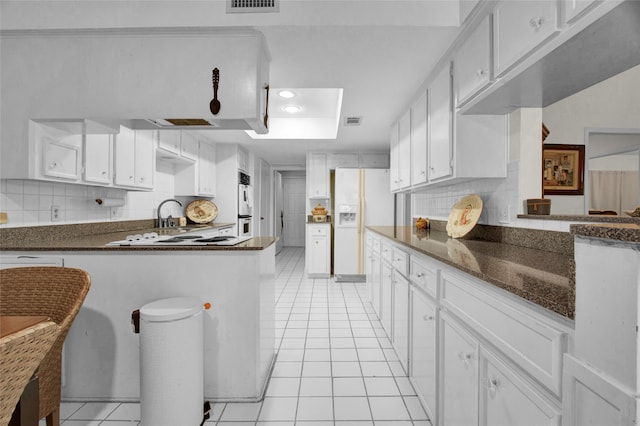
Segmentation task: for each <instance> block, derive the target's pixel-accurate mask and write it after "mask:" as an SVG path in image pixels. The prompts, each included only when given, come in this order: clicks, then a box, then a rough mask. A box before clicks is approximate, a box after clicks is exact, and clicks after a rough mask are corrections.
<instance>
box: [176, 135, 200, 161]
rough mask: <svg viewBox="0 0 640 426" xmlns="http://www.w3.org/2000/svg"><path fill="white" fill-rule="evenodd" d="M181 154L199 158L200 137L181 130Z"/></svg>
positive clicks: (192, 158) (185, 156) (194, 158)
mask: <svg viewBox="0 0 640 426" xmlns="http://www.w3.org/2000/svg"><path fill="white" fill-rule="evenodd" d="M180 133H181V135H180V137H181V140H180V155H181V156H183V157H184V158H189V159H191V160H197V159H198V138H197V137H195V136H194V135H192V134H191V133H188V132H184V131H183V132H180Z"/></svg>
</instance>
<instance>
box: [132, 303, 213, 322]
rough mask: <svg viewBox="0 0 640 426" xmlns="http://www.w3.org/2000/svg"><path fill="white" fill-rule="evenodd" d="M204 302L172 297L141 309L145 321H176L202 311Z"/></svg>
mask: <svg viewBox="0 0 640 426" xmlns="http://www.w3.org/2000/svg"><path fill="white" fill-rule="evenodd" d="M202 309H203V307H202V300H200V299H198V298H197V297H172V298H169V299H161V300H156V301H155V302H151V303H147V304H146V305H144V306H143V307H141V308H140V319H141V320H143V321H150V322H156V321H175V320H179V319H183V318H187V317H190V316H192V315H195V314H197V313H198V312H200V311H202Z"/></svg>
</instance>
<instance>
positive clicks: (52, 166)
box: [49, 162, 58, 169]
mask: <svg viewBox="0 0 640 426" xmlns="http://www.w3.org/2000/svg"><path fill="white" fill-rule="evenodd" d="M56 167H58V163H56V162H53V163H49V168H50V169H55V168H56Z"/></svg>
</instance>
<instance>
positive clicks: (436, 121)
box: [428, 66, 453, 180]
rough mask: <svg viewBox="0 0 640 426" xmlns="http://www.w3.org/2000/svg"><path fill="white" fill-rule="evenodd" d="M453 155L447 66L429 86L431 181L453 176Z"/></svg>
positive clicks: (449, 86) (451, 116)
mask: <svg viewBox="0 0 640 426" xmlns="http://www.w3.org/2000/svg"><path fill="white" fill-rule="evenodd" d="M452 153H453V105H452V102H451V70H450V68H449V66H446V67H444V68H443V69H442V70H440V72H439V73H438V74H437V75H436V77H435V79H434V80H433V82H432V83H431V85H430V86H429V153H428V156H429V157H428V158H429V171H428V173H429V176H428V178H429V180H437V179H441V178H445V177H448V176H451V174H452V172H453V170H452V162H451V160H452V159H451V156H452Z"/></svg>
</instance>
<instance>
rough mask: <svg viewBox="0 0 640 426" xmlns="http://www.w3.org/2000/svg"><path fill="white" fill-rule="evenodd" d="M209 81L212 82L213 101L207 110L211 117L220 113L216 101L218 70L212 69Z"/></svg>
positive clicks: (218, 103)
mask: <svg viewBox="0 0 640 426" xmlns="http://www.w3.org/2000/svg"><path fill="white" fill-rule="evenodd" d="M211 79H212V80H213V100H212V101H211V102H210V103H209V109H210V110H211V113H212V114H213V115H216V114H218V113H219V112H220V101H219V100H218V83H219V82H220V70H218V68H214V69H213V72H212V73H211Z"/></svg>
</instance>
